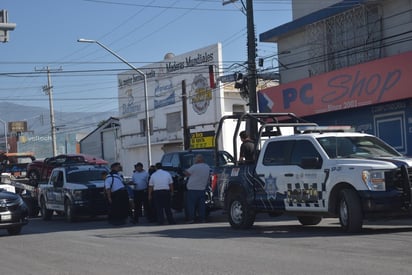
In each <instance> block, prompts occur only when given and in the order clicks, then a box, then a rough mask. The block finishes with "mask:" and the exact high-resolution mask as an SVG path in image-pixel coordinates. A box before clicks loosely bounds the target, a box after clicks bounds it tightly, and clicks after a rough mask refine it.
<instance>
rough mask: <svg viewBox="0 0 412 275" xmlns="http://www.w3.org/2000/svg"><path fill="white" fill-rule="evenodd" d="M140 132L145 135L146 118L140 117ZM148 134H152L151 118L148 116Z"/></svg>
mask: <svg viewBox="0 0 412 275" xmlns="http://www.w3.org/2000/svg"><path fill="white" fill-rule="evenodd" d="M139 122H140V133H141V134H142V136H143V137H144V136H146V119H141V120H140V121H139ZM149 124H150V125H149V126H150V135H153V118H152V117H151V118H149Z"/></svg>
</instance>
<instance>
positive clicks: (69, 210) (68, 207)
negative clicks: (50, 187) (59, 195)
mask: <svg viewBox="0 0 412 275" xmlns="http://www.w3.org/2000/svg"><path fill="white" fill-rule="evenodd" d="M64 213H65V214H66V220H67V221H68V222H74V221H75V220H76V217H75V216H74V213H73V206H72V204H71V203H70V201H69V200H66V201H65V202H64Z"/></svg>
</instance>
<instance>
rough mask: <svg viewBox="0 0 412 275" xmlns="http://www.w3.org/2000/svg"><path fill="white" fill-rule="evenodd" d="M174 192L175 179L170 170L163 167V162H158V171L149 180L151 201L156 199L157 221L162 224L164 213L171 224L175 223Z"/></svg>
mask: <svg viewBox="0 0 412 275" xmlns="http://www.w3.org/2000/svg"><path fill="white" fill-rule="evenodd" d="M172 193H173V179H172V176H171V175H170V173H169V172H167V171H165V170H163V169H162V164H161V163H156V172H154V173H153V174H152V175H151V176H150V180H149V201H150V200H152V199H154V204H155V208H156V218H157V223H158V224H159V225H162V224H163V222H164V214H163V212H164V213H165V214H166V218H167V221H168V222H169V224H175V221H174V218H173V214H172V209H171V198H172V197H171V195H172Z"/></svg>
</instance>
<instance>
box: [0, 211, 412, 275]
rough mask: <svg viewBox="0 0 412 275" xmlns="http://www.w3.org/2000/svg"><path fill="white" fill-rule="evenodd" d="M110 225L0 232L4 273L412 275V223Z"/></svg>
mask: <svg viewBox="0 0 412 275" xmlns="http://www.w3.org/2000/svg"><path fill="white" fill-rule="evenodd" d="M176 220H177V222H178V224H176V225H164V226H157V225H153V224H148V223H142V224H139V225H136V226H135V225H131V224H130V225H126V226H122V227H116V228H115V227H112V226H109V225H108V224H107V223H106V221H105V220H104V219H103V218H102V219H95V220H84V221H81V222H75V223H67V222H66V221H65V220H64V218H62V217H53V220H51V221H47V222H46V221H43V220H41V219H40V218H34V219H32V220H31V221H30V224H29V225H27V226H26V227H24V228H23V231H22V234H21V235H19V236H8V235H7V232H6V231H5V230H4V231H0V243H1V248H2V249H1V250H0V262H1V264H0V274H8V275H9V274H18V275H23V274H100V275H101V274H119V275H123V274H282V275H283V274H305V275H306V274H317V275H319V274H334V275H339V274H342V275H343V274H344V275H350V274H374V275H379V274H382V275H388V274H408V275H409V274H412V220H410V221H391V222H380V223H378V222H376V223H373V224H367V225H365V227H364V231H363V232H362V233H360V234H356V235H347V234H345V233H343V232H342V231H341V229H340V227H339V223H338V221H337V220H336V219H325V220H323V221H322V223H321V224H320V225H317V226H311V227H302V226H301V225H300V224H299V223H298V222H297V221H296V220H294V219H289V218H281V219H279V218H277V219H276V218H275V221H270V220H269V219H268V218H267V216H266V215H263V214H262V215H261V216H259V217H258V221H257V222H256V223H255V226H254V227H253V228H251V229H250V230H233V229H231V228H230V227H229V225H228V223H227V222H226V221H225V216H224V215H223V214H222V213H221V212H215V213H212V216H211V222H208V223H204V224H184V223H183V217H182V215H181V214H177V215H176Z"/></svg>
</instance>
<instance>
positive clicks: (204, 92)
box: [191, 74, 212, 115]
mask: <svg viewBox="0 0 412 275" xmlns="http://www.w3.org/2000/svg"><path fill="white" fill-rule="evenodd" d="M211 100H212V90H211V89H210V87H209V83H208V81H207V78H206V77H204V76H203V75H201V74H200V75H197V76H195V78H194V79H193V82H192V92H191V101H192V108H193V110H194V111H195V112H196V113H197V114H199V115H201V114H203V113H205V112H206V110H207V108H208V107H209V104H210V101H211Z"/></svg>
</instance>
